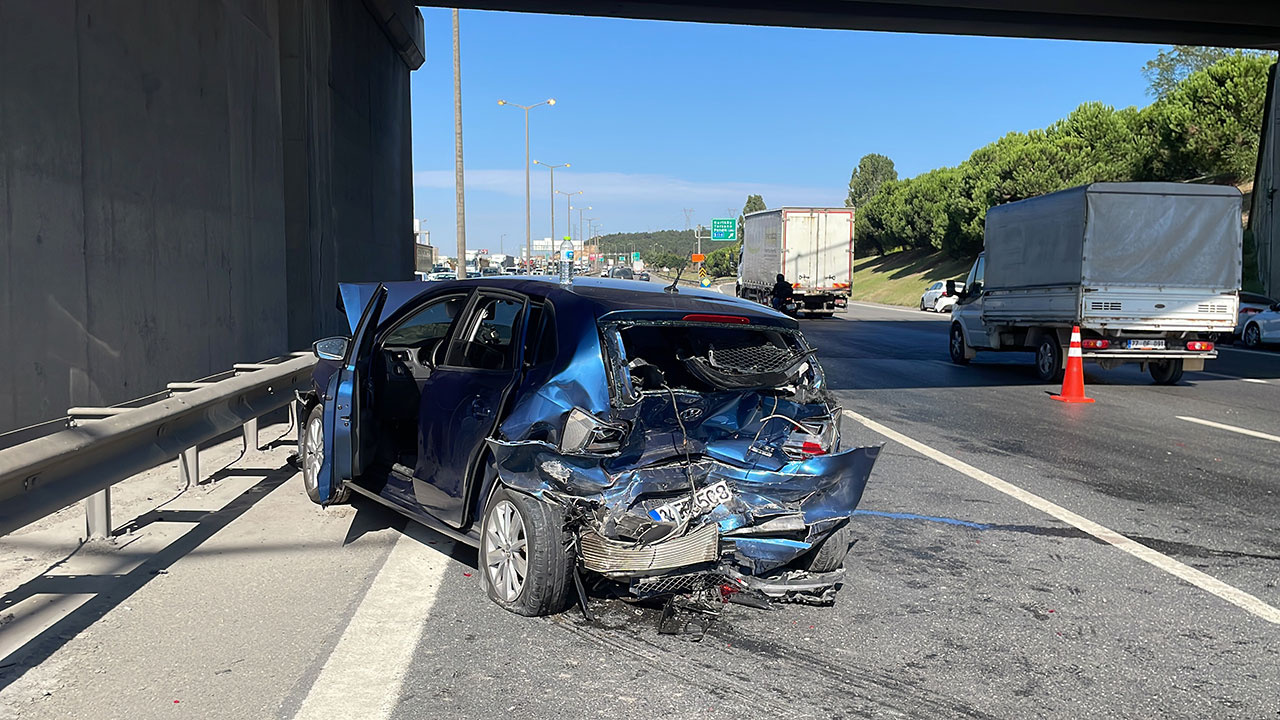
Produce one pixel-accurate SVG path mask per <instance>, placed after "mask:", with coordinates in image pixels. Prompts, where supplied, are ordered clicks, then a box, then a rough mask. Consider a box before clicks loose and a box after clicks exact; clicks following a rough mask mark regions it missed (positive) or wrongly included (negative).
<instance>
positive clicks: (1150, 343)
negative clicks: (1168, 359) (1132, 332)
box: [1129, 340, 1164, 350]
mask: <svg viewBox="0 0 1280 720" xmlns="http://www.w3.org/2000/svg"><path fill="white" fill-rule="evenodd" d="M1129 349H1130V350H1163V349H1164V340H1130V341H1129Z"/></svg>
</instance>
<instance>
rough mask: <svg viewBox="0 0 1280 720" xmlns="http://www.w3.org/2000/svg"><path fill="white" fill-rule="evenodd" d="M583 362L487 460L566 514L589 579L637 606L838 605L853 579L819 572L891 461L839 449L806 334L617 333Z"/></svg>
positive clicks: (613, 328) (516, 415)
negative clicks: (695, 601)
mask: <svg viewBox="0 0 1280 720" xmlns="http://www.w3.org/2000/svg"><path fill="white" fill-rule="evenodd" d="M584 344H585V345H591V344H593V343H590V342H587V343H584ZM577 351H578V352H579V353H582V354H583V355H584V356H585V357H580V358H579V360H578V361H574V362H571V363H569V364H568V365H567V366H566V367H564V368H561V369H560V371H559V372H557V373H556V374H554V375H553V376H552V377H549V378H548V379H547V380H546V382H544V383H542V385H541V387H540V388H539V389H538V390H537V392H534V393H530V394H529V395H528V396H526V398H525V399H524V400H523V401H522V402H521V403H520V405H519V406H517V407H514V408H512V410H511V413H510V414H509V416H508V418H507V421H506V422H505V423H504V424H503V426H502V427H501V433H500V436H499V437H498V438H495V439H493V440H491V441H490V447H491V449H492V452H493V455H494V460H495V465H496V467H497V471H498V476H499V478H500V479H501V481H502V482H503V483H504V484H506V485H507V486H509V487H511V488H515V489H517V490H521V491H524V492H527V493H530V494H533V495H535V496H538V497H541V498H543V499H544V500H547V501H549V502H553V503H556V504H558V505H560V506H562V507H563V508H564V513H565V519H566V520H565V521H566V524H567V525H568V527H569V529H570V530H571V531H572V536H573V537H575V538H576V541H577V548H576V549H577V556H578V558H579V562H580V567H581V569H582V570H585V571H587V572H589V573H594V574H596V575H598V576H602V577H604V578H608V579H611V580H615V581H617V582H619V583H622V584H624V585H625V586H626V587H627V588H628V590H629V591H630V592H631V593H632V594H634V595H637V596H641V597H645V596H655V595H663V594H669V593H679V592H686V591H690V590H696V589H699V588H701V587H706V586H708V585H711V584H726V585H725V586H726V587H732V588H734V590H735V591H749V592H755V593H757V594H759V595H762V596H764V597H768V598H773V599H797V600H803V601H809V602H813V601H818V602H829V601H830V600H831V598H832V593H833V592H834V589H835V587H836V586H837V585H838V583H839V582H840V579H841V571H840V570H839V568H836V567H817V566H815V564H814V562H813V558H814V557H815V555H816V554H817V552H818V550H819V548H820V546H821V545H822V543H823V542H824V541H826V540H827V539H828V538H829V537H832V536H833V533H835V532H836V531H837V530H838V529H839V528H841V527H842V526H843V525H845V524H846V523H847V522H848V521H849V517H850V515H851V513H852V512H853V510H854V509H855V508H856V507H857V505H858V503H859V501H860V499H861V497H862V493H863V490H864V488H865V487H866V483H867V480H868V477H869V475H870V473H871V469H872V466H873V465H874V463H875V459H876V456H877V454H878V452H879V447H861V448H854V449H848V450H841V449H840V433H839V426H840V417H841V414H840V408H839V407H837V406H836V405H835V403H834V401H833V398H832V396H831V395H830V393H829V392H828V390H827V388H826V386H825V379H824V377H823V375H822V371H821V368H820V367H819V365H818V363H817V360H816V358H815V357H814V352H813V349H812V348H810V347H809V346H808V345H807V344H806V342H805V341H804V338H803V336H802V335H801V334H800V333H799V331H798V330H797V329H795V328H793V327H786V326H775V327H752V326H747V325H743V324H737V323H735V321H734V320H733V319H732V318H729V319H728V320H726V319H724V318H720V317H718V316H697V317H692V316H690V317H685V318H680V319H674V320H673V319H666V318H652V317H649V318H637V317H620V318H609V317H606V318H602V319H601V322H600V345H599V346H597V347H594V348H593V347H580V348H577ZM586 353H593V354H594V353H598V354H595V357H596V358H599V357H601V356H603V357H605V358H606V363H605V369H604V373H603V376H601V375H599V374H597V373H595V372H593V371H592V369H591V367H590V365H591V364H590V363H589V361H588V360H587V359H586V358H589V357H590V355H586ZM597 362H598V360H597ZM599 382H604V383H606V384H607V385H608V388H609V392H608V396H607V401H603V400H604V398H603V397H602V394H601V393H599V392H597V391H596V388H595V387H594V385H595V384H597V383H599ZM846 549H847V545H846ZM824 557H826V556H824ZM837 559H838V560H842V559H843V551H841V552H840V553H839V554H838V556H837Z"/></svg>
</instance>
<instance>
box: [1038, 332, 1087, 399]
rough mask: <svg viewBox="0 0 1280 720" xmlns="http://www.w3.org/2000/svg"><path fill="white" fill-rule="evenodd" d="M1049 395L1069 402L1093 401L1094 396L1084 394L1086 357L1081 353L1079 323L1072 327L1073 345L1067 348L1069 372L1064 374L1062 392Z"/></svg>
mask: <svg viewBox="0 0 1280 720" xmlns="http://www.w3.org/2000/svg"><path fill="white" fill-rule="evenodd" d="M1049 397H1051V398H1053V399H1054V400H1061V401H1062V402H1069V403H1091V402H1093V398H1090V397H1085V396H1084V357H1083V356H1082V355H1081V354H1080V326H1079V325H1076V326H1075V327H1073V328H1071V347H1070V348H1069V349H1068V350H1067V372H1066V374H1065V375H1063V376H1062V394H1061V395H1050V396H1049Z"/></svg>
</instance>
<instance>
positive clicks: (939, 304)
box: [920, 280, 964, 312]
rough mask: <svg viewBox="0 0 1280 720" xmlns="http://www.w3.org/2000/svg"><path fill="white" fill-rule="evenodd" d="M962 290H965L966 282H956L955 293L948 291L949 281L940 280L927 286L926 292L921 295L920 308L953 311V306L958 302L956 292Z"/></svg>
mask: <svg viewBox="0 0 1280 720" xmlns="http://www.w3.org/2000/svg"><path fill="white" fill-rule="evenodd" d="M961 290H964V283H962V282H960V281H959V280H957V281H956V283H955V293H948V292H947V281H946V280H939V281H938V282H936V283H934V284H932V285H930V286H929V287H927V288H925V291H924V294H923V295H921V296H920V309H921V310H932V311H934V312H951V308H952V306H954V305H955V304H956V293H958V292H960V291H961Z"/></svg>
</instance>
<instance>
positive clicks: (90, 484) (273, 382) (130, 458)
mask: <svg viewBox="0 0 1280 720" xmlns="http://www.w3.org/2000/svg"><path fill="white" fill-rule="evenodd" d="M315 362H316V359H315V357H314V356H313V355H312V354H311V353H309V352H308V353H295V354H294V355H293V356H290V357H285V358H277V359H276V361H274V362H273V361H267V362H263V363H248V364H238V365H236V366H235V370H234V371H231V372H228V373H220V374H219V375H215V376H212V377H211V378H209V379H207V380H204V381H198V382H190V383H171V384H170V385H169V389H168V391H166V392H164V393H159V394H157V395H153V396H148V398H147V399H151V398H154V401H153V402H151V403H149V404H146V405H141V406H137V407H128V406H129V405H133V404H135V403H137V402H138V401H131V402H130V403H123V404H122V405H121V406H118V407H112V408H71V409H70V410H68V411H67V415H68V416H69V418H70V420H69V423H70V424H71V425H72V427H69V428H67V429H65V430H60V431H57V432H53V433H52V434H48V435H45V436H43V437H37V438H35V439H32V440H28V441H26V442H23V443H21V444H17V445H14V446H13V447H8V448H5V449H3V450H0V535H7V534H8V533H10V532H13V531H14V530H17V529H18V528H21V527H23V526H25V525H28V524H30V523H32V522H35V521H36V520H39V519H40V518H43V517H45V516H47V515H51V514H53V513H55V512H57V511H58V510H61V509H62V508H64V507H67V506H68V505H71V504H73V503H75V502H78V501H80V500H83V499H85V498H90V502H89V503H87V505H88V507H87V512H88V535H89V537H91V538H93V537H98V538H101V537H106V536H107V535H109V534H110V532H111V514H110V488H111V486H112V485H115V484H116V483H118V482H120V481H121V480H124V479H125V478H128V477H130V476H132V475H136V474H137V473H140V472H142V471H144V470H148V469H150V468H153V467H155V466H157V465H159V464H161V463H165V462H168V461H170V460H173V459H174V458H178V459H179V460H180V467H181V470H182V473H183V476H184V478H185V479H186V480H187V481H188V482H190V483H191V484H193V485H194V484H196V483H197V482H198V481H199V451H198V447H199V445H200V444H201V443H205V442H208V441H210V440H212V439H214V438H216V437H218V436H220V435H223V434H225V433H228V432H230V431H232V430H235V429H236V428H237V427H240V428H243V430H244V435H245V443H246V447H249V446H252V447H257V436H258V418H259V417H261V416H262V415H264V414H266V413H269V412H271V411H273V410H277V409H279V408H281V407H284V406H286V405H288V404H289V403H290V401H291V400H293V397H294V391H295V390H298V389H302V388H304V387H305V385H306V383H307V380H308V378H309V377H310V376H311V370H312V368H313V367H314V366H315ZM214 378H217V379H214ZM54 422H60V421H54ZM48 425H49V423H44V424H42V425H41V426H38V427H41V428H45V429H46V430H47V429H48V428H47V427H46V426H48Z"/></svg>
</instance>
